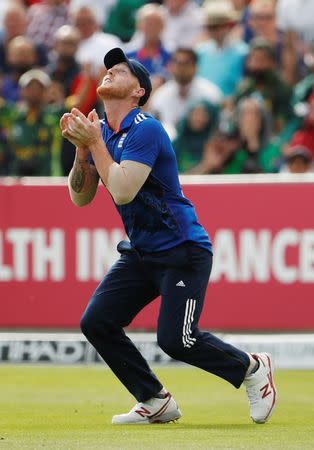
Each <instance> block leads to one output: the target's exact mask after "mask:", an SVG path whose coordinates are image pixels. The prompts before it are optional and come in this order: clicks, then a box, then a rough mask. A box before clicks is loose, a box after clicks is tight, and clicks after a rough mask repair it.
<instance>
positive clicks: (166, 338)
mask: <svg viewBox="0 0 314 450" xmlns="http://www.w3.org/2000/svg"><path fill="white" fill-rule="evenodd" d="M104 64H105V67H106V69H107V74H106V75H105V77H104V78H103V81H102V83H101V85H100V86H99V87H98V89H97V92H98V95H99V97H100V98H101V100H102V101H103V103H104V111H105V115H104V119H102V120H99V117H98V115H97V113H96V112H95V111H92V112H91V113H90V114H89V115H88V117H85V116H84V115H83V114H82V113H81V112H80V111H79V110H77V109H73V110H72V111H71V113H67V114H65V115H64V116H63V117H62V119H61V121H60V125H61V129H62V134H63V136H64V137H66V138H67V139H68V140H69V141H71V142H72V143H73V144H74V145H76V157H75V161H74V165H73V168H72V170H71V173H70V175H69V191H70V196H71V199H72V201H73V203H75V204H76V205H78V206H84V205H87V204H88V203H90V202H91V201H92V200H93V198H94V196H95V194H96V191H97V187H98V182H99V178H100V179H101V181H102V183H103V184H104V185H105V186H106V188H107V189H108V191H109V193H110V194H111V196H112V199H113V201H114V203H115V205H116V207H117V210H118V212H119V214H120V216H121V218H122V221H123V224H124V227H125V230H126V233H127V235H128V237H129V241H122V242H120V243H119V244H118V251H119V253H120V254H121V256H120V258H119V260H118V261H117V262H116V263H115V264H114V265H113V267H112V268H111V269H110V271H109V272H108V273H107V274H106V275H105V277H104V278H103V280H102V281H101V282H100V284H99V286H98V287H97V289H96V291H95V292H94V294H93V295H92V298H91V299H90V301H89V304H88V306H87V308H86V311H85V312H84V315H83V317H82V319H81V329H82V332H83V333H84V335H85V336H86V338H87V339H88V340H89V342H90V343H91V344H92V345H93V346H94V347H95V349H96V350H97V352H98V353H99V354H100V355H101V356H102V358H103V359H104V361H105V362H106V363H107V364H108V366H109V367H110V368H111V370H112V371H113V372H114V374H115V375H116V376H117V377H118V379H119V380H120V381H121V382H122V383H123V384H124V386H125V387H126V388H127V389H128V390H129V392H130V393H131V394H132V395H133V396H134V397H135V399H136V400H137V404H136V405H135V406H134V408H132V409H131V411H129V412H128V413H126V414H119V415H115V416H113V419H112V423H113V424H142V423H143V424H151V423H165V422H170V421H174V420H176V419H179V418H180V417H181V415H182V414H181V411H180V409H179V407H178V405H177V403H176V402H175V400H174V398H173V397H172V395H171V394H170V392H169V391H168V390H167V389H166V388H165V387H164V386H163V385H162V384H161V382H160V381H159V380H158V378H157V377H156V375H155V374H154V373H153V372H152V370H151V369H150V367H149V366H148V364H147V362H146V360H145V359H144V358H143V357H142V355H141V354H140V352H139V351H138V350H137V349H136V347H135V346H134V344H133V343H132V342H131V340H130V339H129V338H128V337H127V336H126V334H125V333H124V331H123V328H124V327H126V326H127V325H129V324H130V323H131V322H132V319H133V318H134V317H135V316H136V315H137V313H138V312H139V311H140V310H141V309H142V308H144V306H146V305H147V304H148V303H150V302H151V301H153V300H154V299H155V298H156V297H158V296H159V295H161V307H160V312H159V317H158V324H157V340H158V344H159V346H160V347H161V348H162V349H163V350H164V351H165V352H166V353H167V354H168V355H170V356H171V357H172V358H175V359H177V360H180V361H184V362H185V363H188V364H191V365H193V366H196V367H199V368H200V369H203V370H206V371H207V372H210V373H212V374H215V375H217V376H219V377H221V378H223V379H225V380H226V381H228V382H229V383H231V384H232V385H233V386H235V387H236V388H239V387H240V386H241V385H242V383H243V384H244V385H245V387H246V392H247V395H248V398H249V403H250V414H251V417H252V419H253V421H254V422H257V423H264V422H266V421H267V419H269V417H270V416H271V414H272V412H273V410H274V407H275V403H276V389H275V386H274V382H273V368H272V361H271V357H270V355H269V354H267V353H257V354H248V353H245V352H244V351H241V350H240V349H237V348H235V347H233V346H232V345H229V344H227V343H225V342H223V341H222V340H220V339H218V338H217V337H215V336H214V335H213V334H210V333H208V332H203V331H200V330H199V329H198V321H199V318H200V315H201V312H202V307H203V302H204V297H205V291H206V288H207V284H208V280H209V275H210V272H211V266H212V244H211V242H210V239H209V237H208V235H207V233H206V231H205V230H204V228H203V227H202V225H201V224H200V223H199V222H198V219H197V216H196V214H195V210H194V207H193V205H192V203H191V202H190V201H189V200H188V199H187V198H186V197H185V196H184V195H183V193H182V191H181V188H180V184H179V179H178V169H177V163H176V158H175V153H174V151H173V148H172V146H171V142H170V140H169V137H168V135H167V134H166V132H165V130H164V129H163V127H162V126H161V124H160V122H158V121H157V120H156V119H155V118H153V117H152V116H150V115H149V114H147V113H146V112H141V109H140V107H141V106H142V105H144V104H145V103H146V102H147V100H148V98H149V95H150V93H151V89H152V87H151V82H150V78H149V74H148V72H147V71H146V69H145V68H144V67H143V66H142V65H141V64H140V63H139V62H138V61H136V60H132V59H128V58H127V57H126V55H125V54H124V52H123V51H122V50H121V49H120V48H114V49H112V50H110V51H109V52H108V53H107V54H106V55H105V57H104ZM100 214H103V215H104V217H105V216H106V211H100Z"/></svg>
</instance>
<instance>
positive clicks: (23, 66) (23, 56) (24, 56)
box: [0, 36, 38, 102]
mask: <svg viewBox="0 0 314 450" xmlns="http://www.w3.org/2000/svg"><path fill="white" fill-rule="evenodd" d="M7 57H8V67H9V73H8V74H7V75H5V76H4V77H3V80H2V88H1V89H0V96H1V97H3V98H4V99H5V100H6V101H12V102H17V101H18V100H19V99H20V87H19V84H18V80H19V78H20V76H21V75H22V74H23V73H25V72H27V71H28V70H30V69H32V68H33V67H34V66H37V65H38V60H37V54H36V49H35V46H34V44H33V43H32V41H31V40H30V39H28V38H27V37H24V36H17V37H15V38H14V39H12V40H11V41H10V42H9V44H8V51H7Z"/></svg>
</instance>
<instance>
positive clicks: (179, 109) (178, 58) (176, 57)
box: [149, 47, 222, 138]
mask: <svg viewBox="0 0 314 450" xmlns="http://www.w3.org/2000/svg"><path fill="white" fill-rule="evenodd" d="M196 66H197V55H196V53H195V51H194V50H193V49H192V48H184V47H179V48H178V49H177V50H176V51H175V52H174V53H173V54H172V57H171V62H170V67H169V69H170V72H171V73H172V76H173V79H171V80H169V81H167V82H166V83H165V84H163V85H162V86H161V87H159V88H158V89H156V91H155V92H154V94H153V96H152V98H151V101H150V104H149V110H150V111H151V112H152V114H154V115H155V116H156V117H157V118H158V119H159V120H160V121H161V122H162V123H163V124H164V126H165V127H166V130H167V131H168V133H169V135H170V137H171V138H173V137H174V134H173V133H174V129H175V127H176V125H177V123H178V121H179V120H180V119H181V118H182V117H183V116H184V115H185V114H186V112H187V110H188V108H189V106H190V104H191V103H192V102H193V101H195V100H201V99H204V100H207V101H209V102H211V103H213V104H218V103H220V102H221V100H222V92H221V90H220V89H219V88H218V86H216V85H215V84H214V83H212V82H210V81H208V80H205V79H204V78H201V77H197V76H196Z"/></svg>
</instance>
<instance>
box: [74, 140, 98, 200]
mask: <svg viewBox="0 0 314 450" xmlns="http://www.w3.org/2000/svg"><path fill="white" fill-rule="evenodd" d="M98 182H99V175H98V172H97V170H96V168H95V166H93V165H92V164H90V163H89V161H88V153H87V152H86V151H85V150H84V149H81V148H76V155H75V160H74V164H73V167H72V170H71V172H70V174H69V178H68V186H69V191H70V197H71V200H72V202H73V203H74V204H75V205H77V206H85V205H87V204H88V203H90V202H91V201H92V200H93V198H94V197H95V194H96V191H97V187H98Z"/></svg>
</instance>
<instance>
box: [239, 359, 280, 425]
mask: <svg viewBox="0 0 314 450" xmlns="http://www.w3.org/2000/svg"><path fill="white" fill-rule="evenodd" d="M252 356H253V358H255V359H256V360H257V361H258V362H259V368H258V369H257V371H256V372H254V373H252V374H250V375H247V376H246V377H245V378H244V381H243V384H244V386H245V389H246V393H247V396H248V398H249V402H250V415H251V418H252V419H253V421H254V422H256V423H265V422H266V421H267V420H268V419H269V418H270V416H271V415H272V413H273V412H274V409H275V406H276V401H277V391H276V388H275V385H274V380H273V372H274V369H273V367H272V361H271V355H270V354H269V353H255V354H252Z"/></svg>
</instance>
